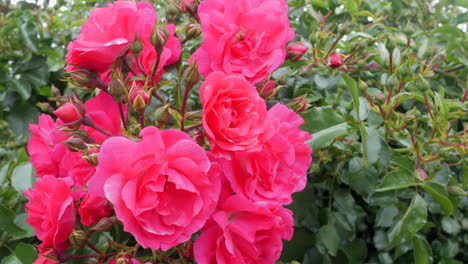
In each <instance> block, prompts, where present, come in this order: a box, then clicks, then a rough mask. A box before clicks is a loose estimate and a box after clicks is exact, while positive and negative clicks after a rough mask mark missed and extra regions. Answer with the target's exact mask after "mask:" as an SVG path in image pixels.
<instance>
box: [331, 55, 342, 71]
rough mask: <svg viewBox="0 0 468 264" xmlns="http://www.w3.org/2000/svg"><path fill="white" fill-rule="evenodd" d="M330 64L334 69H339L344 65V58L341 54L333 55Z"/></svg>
mask: <svg viewBox="0 0 468 264" xmlns="http://www.w3.org/2000/svg"><path fill="white" fill-rule="evenodd" d="M329 64H330V67H332V68H338V67H340V66H341V65H343V58H342V57H341V54H337V53H333V54H332V55H330V58H329Z"/></svg>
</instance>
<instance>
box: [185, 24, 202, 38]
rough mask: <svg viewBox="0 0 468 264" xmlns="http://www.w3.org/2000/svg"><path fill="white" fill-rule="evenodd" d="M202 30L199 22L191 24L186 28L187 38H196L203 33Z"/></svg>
mask: <svg viewBox="0 0 468 264" xmlns="http://www.w3.org/2000/svg"><path fill="white" fill-rule="evenodd" d="M201 32H202V31H201V27H200V25H199V24H190V25H188V26H187V27H186V28H185V36H186V38H187V39H192V38H196V37H198V36H199V35H200V34H201Z"/></svg>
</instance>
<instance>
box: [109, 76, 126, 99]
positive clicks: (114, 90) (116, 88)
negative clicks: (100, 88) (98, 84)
mask: <svg viewBox="0 0 468 264" xmlns="http://www.w3.org/2000/svg"><path fill="white" fill-rule="evenodd" d="M108 91H109V94H110V95H111V96H112V97H113V98H114V100H115V101H116V102H117V103H119V104H120V103H122V102H123V100H124V98H125V84H124V83H123V81H122V80H120V79H118V78H113V79H112V80H111V81H110V83H109V88H108Z"/></svg>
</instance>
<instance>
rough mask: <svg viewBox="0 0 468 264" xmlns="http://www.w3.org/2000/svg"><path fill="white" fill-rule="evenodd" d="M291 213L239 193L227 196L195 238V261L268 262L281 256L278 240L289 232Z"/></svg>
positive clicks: (205, 263) (226, 263)
mask: <svg viewBox="0 0 468 264" xmlns="http://www.w3.org/2000/svg"><path fill="white" fill-rule="evenodd" d="M293 226H294V220H293V218H292V212H291V211H290V210H288V209H285V208H283V207H265V206H261V205H259V204H254V203H250V202H249V201H247V200H245V199H243V198H242V197H241V196H232V197H230V198H228V199H227V200H226V201H225V202H224V203H223V204H222V205H221V206H220V209H219V211H217V212H215V213H214V214H213V217H212V220H210V221H209V222H208V223H207V224H206V226H205V227H204V228H203V233H202V234H201V235H200V236H199V237H198V238H197V240H195V244H194V248H193V251H194V256H195V260H196V261H197V263H199V264H211V263H218V264H229V263H233V264H234V263H236V264H244V263H252V264H253V263H255V264H271V263H275V261H277V260H278V258H279V257H280V255H281V251H282V248H283V242H282V239H286V240H290V239H291V237H292V234H293Z"/></svg>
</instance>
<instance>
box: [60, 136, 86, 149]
mask: <svg viewBox="0 0 468 264" xmlns="http://www.w3.org/2000/svg"><path fill="white" fill-rule="evenodd" d="M64 144H65V146H67V148H68V149H69V150H70V151H72V152H78V151H82V150H85V149H88V146H86V144H85V143H84V142H83V140H81V139H79V138H76V137H70V138H68V139H67V140H65V142H64Z"/></svg>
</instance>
